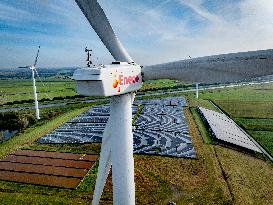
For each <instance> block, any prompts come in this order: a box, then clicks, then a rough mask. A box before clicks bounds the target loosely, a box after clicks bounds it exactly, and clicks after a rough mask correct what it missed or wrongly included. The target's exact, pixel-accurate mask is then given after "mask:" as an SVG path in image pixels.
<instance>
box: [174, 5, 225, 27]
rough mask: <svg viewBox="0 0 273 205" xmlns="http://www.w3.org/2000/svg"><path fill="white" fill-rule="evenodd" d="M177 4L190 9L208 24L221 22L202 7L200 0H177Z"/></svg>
mask: <svg viewBox="0 0 273 205" xmlns="http://www.w3.org/2000/svg"><path fill="white" fill-rule="evenodd" d="M179 2H180V3H181V4H182V5H186V6H188V7H190V8H191V9H192V10H193V11H194V12H195V13H196V14H198V15H199V16H201V17H202V18H204V19H206V20H208V21H210V22H214V23H219V22H221V21H222V19H221V18H220V17H219V16H217V15H215V14H213V13H211V12H209V11H208V10H207V9H205V8H204V7H203V6H202V4H203V1H202V0H179Z"/></svg>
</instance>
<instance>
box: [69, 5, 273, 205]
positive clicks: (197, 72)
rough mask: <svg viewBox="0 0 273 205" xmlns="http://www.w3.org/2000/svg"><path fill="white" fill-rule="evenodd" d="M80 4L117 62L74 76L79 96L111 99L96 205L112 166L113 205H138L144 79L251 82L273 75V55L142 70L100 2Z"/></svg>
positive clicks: (239, 56)
mask: <svg viewBox="0 0 273 205" xmlns="http://www.w3.org/2000/svg"><path fill="white" fill-rule="evenodd" d="M75 1H76V3H77V4H78V6H79V7H80V9H81V11H82V12H83V14H84V15H85V17H86V18H87V20H88V21H89V23H90V25H91V26H92V27H93V29H94V30H95V32H96V33H97V34H98V36H99V37H100V39H101V41H102V42H103V43H104V45H105V46H106V48H107V49H108V50H109V52H110V53H111V54H112V56H113V57H114V59H115V60H116V61H117V62H114V63H112V65H105V66H99V67H97V68H94V67H86V68H82V69H79V70H76V71H75V73H74V75H73V77H74V79H75V80H76V84H77V92H78V93H79V94H82V95H87V96H112V98H111V105H110V117H109V120H108V122H107V125H106V128H105V130H104V133H103V138H102V145H101V153H100V162H99V169H98V175H97V180H96V186H95V191H94V196H93V201H92V204H93V205H97V204H99V201H100V197H101V194H102V191H103V188H104V185H105V182H106V179H107V176H108V174H109V171H110V168H111V165H112V180H113V203H114V205H134V204H135V183H134V158H133V134H132V102H133V100H134V92H135V91H137V90H138V89H140V87H141V85H142V76H143V77H144V79H145V80H152V79H166V78H169V79H178V80H183V81H185V82H192V83H193V82H199V83H201V82H202V83H211V82H213V83H224V82H234V81H238V80H244V79H250V78H253V77H258V76H263V75H269V74H273V67H272V65H273V50H266V51H255V52H245V53H236V54H226V55H218V56H209V57H203V58H192V59H187V60H183V61H177V62H171V63H166V64H159V65H152V66H144V67H143V68H141V67H140V66H139V65H137V64H135V63H134V62H133V60H132V58H131V57H130V56H129V54H128V53H127V51H126V50H125V48H124V47H123V45H122V44H121V42H120V41H119V40H118V38H117V36H116V35H115V33H114V31H113V29H112V27H111V25H110V23H109V21H108V19H107V17H106V15H105V13H104V11H103V9H102V8H101V6H100V5H99V3H98V2H97V0H75ZM141 73H142V75H141Z"/></svg>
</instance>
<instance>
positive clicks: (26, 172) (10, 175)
mask: <svg viewBox="0 0 273 205" xmlns="http://www.w3.org/2000/svg"><path fill="white" fill-rule="evenodd" d="M97 158H98V156H97V155H86V154H72V153H62V152H46V151H33V150H17V151H16V152H14V153H12V154H10V155H8V156H7V157H5V158H3V159H1V160H0V180H6V181H14V182H21V183H28V184H36V185H46V186H53V187H62V188H69V189H72V188H76V187H77V186H78V184H79V183H80V182H81V180H82V179H83V178H84V176H85V175H86V174H87V172H88V170H89V169H90V168H91V167H92V166H93V165H94V164H95V162H96V160H97Z"/></svg>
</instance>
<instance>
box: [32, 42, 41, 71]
mask: <svg viewBox="0 0 273 205" xmlns="http://www.w3.org/2000/svg"><path fill="white" fill-rule="evenodd" d="M39 52H40V46H38V51H37V55H36V58H35V61H34V64H33V66H34V67H35V66H36V64H37V61H38V56H39Z"/></svg>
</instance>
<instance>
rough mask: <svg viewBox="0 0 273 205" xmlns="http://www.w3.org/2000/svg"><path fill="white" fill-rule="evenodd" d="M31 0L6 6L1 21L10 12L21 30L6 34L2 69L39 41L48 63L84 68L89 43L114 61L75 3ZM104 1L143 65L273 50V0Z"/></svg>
mask: <svg viewBox="0 0 273 205" xmlns="http://www.w3.org/2000/svg"><path fill="white" fill-rule="evenodd" d="M28 1H30V0H24V1H23V0H22V2H25V4H26V5H28V7H26V8H24V9H22V8H21V7H19V6H17V5H13V4H5V5H4V4H3V3H2V2H1V3H0V19H1V16H2V18H3V16H5V21H7V22H8V26H13V27H15V28H17V30H16V31H14V30H12V29H4V30H1V31H0V39H1V40H0V53H1V58H3V59H7V60H1V61H0V67H1V66H2V67H4V66H8V65H10V66H13V65H11V64H10V63H11V62H13V60H14V63H13V64H19V63H20V62H22V61H24V62H25V61H26V59H28V57H27V53H26V52H24V49H23V48H24V47H28V49H30V48H29V47H31V48H32V50H33V52H34V53H35V50H36V46H37V45H36V44H38V43H39V44H42V51H44V54H45V55H44V56H41V57H44V58H45V60H42V59H41V61H40V62H41V64H40V65H42V66H47V65H50V66H54V65H58V66H61V65H63V66H66V65H72V64H73V65H83V64H84V58H85V54H84V52H83V51H82V49H83V48H84V47H85V46H86V45H87V46H89V47H90V48H92V49H93V50H94V51H95V56H97V57H99V59H100V62H102V63H109V62H111V61H112V60H113V58H112V57H111V56H110V54H109V52H108V51H107V50H106V48H105V47H104V46H103V44H102V43H101V41H100V39H99V38H98V37H97V35H96V34H95V32H94V31H93V29H92V28H91V27H90V25H89V23H88V22H87V20H86V19H85V17H84V15H83V14H82V13H81V11H80V9H79V8H78V7H77V5H76V4H75V2H74V1H72V0H70V1H67V0H50V1H49V0H47V1H38V2H36V3H34V4H33V3H32V4H28ZM20 2H21V1H20ZM32 2H33V1H32ZM99 3H100V4H101V5H102V7H103V9H104V10H105V12H106V15H107V17H108V18H109V21H110V23H111V25H112V26H113V28H114V30H115V32H116V34H117V36H118V37H119V38H120V40H121V41H122V43H123V44H124V46H125V48H126V49H127V50H128V52H129V53H130V55H131V56H132V57H133V59H134V60H135V61H136V62H137V63H139V64H142V65H147V64H157V63H163V62H168V61H174V60H181V59H185V58H188V56H189V55H190V56H192V57H198V56H205V55H213V54H220V53H229V52H239V51H248V50H259V49H268V48H273V41H272V36H273V26H272V22H273V12H272V10H273V0H259V1H256V0H240V1H233V0H229V1H207V0H191V1H189V0H175V1H173V0H158V1H142V0H138V1H128V0H108V1H102V0H100V1H99ZM29 5H32V6H29ZM24 12H25V13H24ZM6 14H7V15H6ZM37 19H39V20H40V21H37ZM3 41H4V42H3ZM6 48H9V50H7V49H6ZM4 49H6V51H4ZM17 49H18V50H19V51H20V56H18V58H12V57H11V56H12V55H14V52H12V54H10V55H9V54H8V53H9V52H8V51H11V50H12V51H16V50H17ZM10 53H11V52H10ZM56 56H57V57H56ZM8 58H9V59H12V60H8ZM19 61H20V62H19ZM6 62H9V63H6ZM23 64H27V62H25V63H23Z"/></svg>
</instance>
